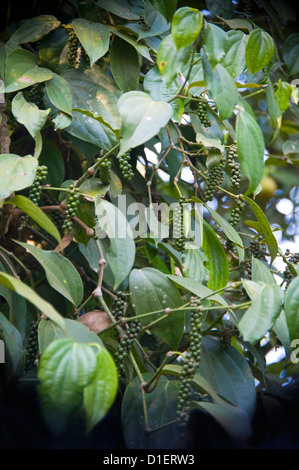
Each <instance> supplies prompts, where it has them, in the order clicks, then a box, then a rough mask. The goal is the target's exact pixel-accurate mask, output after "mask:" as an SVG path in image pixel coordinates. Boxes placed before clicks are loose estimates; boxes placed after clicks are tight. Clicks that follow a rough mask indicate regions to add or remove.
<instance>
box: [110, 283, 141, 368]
mask: <svg viewBox="0 0 299 470" xmlns="http://www.w3.org/2000/svg"><path fill="white" fill-rule="evenodd" d="M125 298H126V294H124V293H123V292H117V294H116V297H115V299H114V301H113V306H112V313H113V315H114V317H115V319H116V320H120V319H121V318H122V317H123V316H124V312H125V309H126V305H127V304H126V301H125ZM141 328H142V326H141V323H140V322H139V321H138V320H132V321H130V322H128V323H127V324H126V325H125V328H124V331H123V333H121V334H119V333H118V336H119V343H118V346H117V350H116V352H115V356H114V357H115V363H116V367H117V369H118V373H119V375H124V373H125V360H126V358H127V356H128V354H129V351H130V349H131V346H132V344H133V342H134V340H135V339H136V338H137V337H138V335H139V333H140V330H141Z"/></svg>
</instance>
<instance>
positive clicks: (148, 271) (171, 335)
mask: <svg viewBox="0 0 299 470" xmlns="http://www.w3.org/2000/svg"><path fill="white" fill-rule="evenodd" d="M129 284H130V293H131V300H132V306H133V308H134V310H135V313H136V315H143V314H147V313H150V312H156V311H159V310H161V311H162V312H161V313H155V314H153V315H145V316H144V317H141V318H140V321H141V323H142V325H143V326H146V325H149V324H150V323H151V322H153V321H154V320H157V319H158V318H160V317H162V316H165V313H164V312H163V310H164V309H165V308H180V307H181V305H182V299H181V296H180V294H179V291H178V290H177V288H176V287H175V286H174V285H173V284H172V283H171V281H170V280H169V279H168V278H167V276H166V275H165V274H163V273H162V272H160V271H158V270H157V269H154V268H143V269H133V270H132V272H131V274H130V278H129ZM184 322H185V315H184V310H181V311H179V312H175V313H171V314H169V316H168V317H167V318H165V319H163V320H161V321H159V322H157V323H156V324H155V325H153V326H151V327H150V330H151V331H152V333H153V334H154V335H156V336H157V337H158V338H160V339H161V340H162V341H165V342H166V343H167V344H168V345H169V346H170V347H171V348H172V349H174V350H176V349H177V347H178V344H179V342H180V339H181V337H182V334H183V329H184Z"/></svg>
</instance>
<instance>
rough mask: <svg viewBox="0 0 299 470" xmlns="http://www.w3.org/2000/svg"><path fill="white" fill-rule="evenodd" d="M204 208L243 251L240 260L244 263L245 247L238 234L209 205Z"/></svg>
mask: <svg viewBox="0 0 299 470" xmlns="http://www.w3.org/2000/svg"><path fill="white" fill-rule="evenodd" d="M204 206H205V208H206V209H207V210H208V211H209V212H210V214H211V216H212V218H213V219H214V220H215V222H216V223H217V224H218V225H219V226H220V227H221V228H222V230H223V232H224V233H225V235H226V236H227V238H228V239H229V240H231V241H232V242H233V243H234V244H235V245H237V246H239V247H240V248H241V249H242V252H241V254H242V257H241V259H240V261H242V260H243V257H244V245H243V240H242V238H241V237H240V235H239V234H238V232H237V231H236V230H235V229H234V227H233V226H232V225H231V224H230V223H229V222H228V221H227V220H226V219H225V218H224V217H222V216H221V215H220V214H218V212H216V211H214V210H213V209H211V208H210V207H209V206H208V205H207V204H205V205H204Z"/></svg>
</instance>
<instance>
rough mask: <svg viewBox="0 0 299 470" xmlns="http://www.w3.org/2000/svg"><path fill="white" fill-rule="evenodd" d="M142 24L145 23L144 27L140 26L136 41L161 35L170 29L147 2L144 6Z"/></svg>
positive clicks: (162, 16) (160, 15)
mask: <svg viewBox="0 0 299 470" xmlns="http://www.w3.org/2000/svg"><path fill="white" fill-rule="evenodd" d="M144 22H145V23H146V27H145V26H141V28H140V31H139V34H138V41H140V39H144V38H151V37H152V36H159V35H162V34H163V33H165V32H166V31H168V30H169V29H170V25H169V24H168V22H167V21H166V19H165V17H164V15H163V14H161V13H160V12H159V11H158V10H157V9H156V8H155V7H154V6H153V5H152V4H151V3H149V2H147V3H145V5H144Z"/></svg>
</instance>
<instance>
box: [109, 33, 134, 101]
mask: <svg viewBox="0 0 299 470" xmlns="http://www.w3.org/2000/svg"><path fill="white" fill-rule="evenodd" d="M110 67H111V72H112V75H113V78H114V80H115V82H116V83H117V85H118V86H119V88H120V89H121V90H122V91H123V92H124V93H125V92H127V91H131V90H136V89H137V87H138V83H139V74H140V67H139V57H138V53H137V51H136V49H135V48H134V47H133V46H131V44H128V43H127V42H125V41H124V40H123V39H121V38H118V37H115V38H114V39H113V42H112V46H111V51H110Z"/></svg>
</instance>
